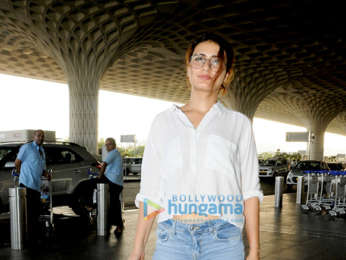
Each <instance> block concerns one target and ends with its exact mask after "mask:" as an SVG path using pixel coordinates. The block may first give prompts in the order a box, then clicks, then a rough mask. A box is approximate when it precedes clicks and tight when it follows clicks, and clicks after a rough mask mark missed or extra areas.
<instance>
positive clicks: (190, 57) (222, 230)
mask: <svg viewBox="0 0 346 260" xmlns="http://www.w3.org/2000/svg"><path fill="white" fill-rule="evenodd" d="M233 60H234V54H233V50H232V47H231V46H230V45H229V44H228V43H227V42H226V41H224V40H223V39H222V38H220V37H218V36H215V35H210V34H209V35H207V34H206V35H203V36H202V37H200V38H199V39H197V40H196V41H195V42H194V43H192V44H191V46H190V47H189V48H188V50H187V52H186V57H185V61H186V70H187V81H188V85H189V87H190V88H191V97H190V100H189V102H188V103H187V104H186V105H184V106H182V107H178V106H176V105H175V106H173V107H172V108H171V109H168V110H166V111H164V112H162V113H160V114H159V115H157V116H156V118H155V120H154V122H153V124H152V127H151V130H150V134H149V137H148V141H147V145H146V148H145V152H144V156H143V164H142V179H141V188H140V192H139V194H137V197H136V205H137V207H139V208H140V214H139V217H138V223H137V231H136V237H135V245H134V249H133V251H132V253H131V256H130V259H131V260H134V259H135V260H137V259H144V248H145V244H146V242H147V239H148V236H149V233H150V230H151V227H152V224H153V221H154V219H155V216H156V215H158V218H159V219H158V227H157V243H156V249H155V252H154V255H153V259H155V260H157V259H159V260H161V259H174V260H183V259H184V260H185V259H199V260H204V259H214V260H218V259H223V260H224V259H244V245H243V241H242V229H243V226H244V222H245V227H246V231H247V238H248V241H249V255H248V256H247V259H248V260H250V259H251V260H252V259H259V201H261V200H262V197H263V195H262V192H261V190H260V185H259V179H258V159H257V152H256V147H255V143H254V139H253V133H252V127H251V122H250V120H249V119H248V118H247V117H246V116H244V115H243V114H241V113H239V112H236V111H233V110H231V109H227V108H225V107H224V106H223V105H222V104H221V103H220V102H219V101H217V98H218V95H219V93H220V91H222V92H225V91H226V87H227V86H228V85H229V84H230V82H231V80H232V77H233ZM143 202H145V203H143ZM153 210H155V211H154V212H152V211H153Z"/></svg>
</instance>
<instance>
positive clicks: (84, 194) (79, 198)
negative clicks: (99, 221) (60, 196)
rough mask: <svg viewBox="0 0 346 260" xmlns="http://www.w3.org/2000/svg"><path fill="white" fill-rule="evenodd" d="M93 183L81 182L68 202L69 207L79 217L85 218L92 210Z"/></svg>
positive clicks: (90, 181)
mask: <svg viewBox="0 0 346 260" xmlns="http://www.w3.org/2000/svg"><path fill="white" fill-rule="evenodd" d="M94 188H95V182H94V181H93V180H89V181H85V182H82V183H80V184H79V185H78V187H77V188H76V189H75V191H74V193H73V195H72V196H71V200H70V207H71V208H72V210H73V212H74V213H76V214H77V215H79V216H81V217H82V216H87V215H88V214H89V212H90V211H91V210H92V209H93V207H94V205H93V192H94Z"/></svg>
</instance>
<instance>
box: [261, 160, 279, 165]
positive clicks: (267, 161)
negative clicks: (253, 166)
mask: <svg viewBox="0 0 346 260" xmlns="http://www.w3.org/2000/svg"><path fill="white" fill-rule="evenodd" d="M275 163H276V160H264V161H263V162H262V164H261V165H262V166H274V165H275Z"/></svg>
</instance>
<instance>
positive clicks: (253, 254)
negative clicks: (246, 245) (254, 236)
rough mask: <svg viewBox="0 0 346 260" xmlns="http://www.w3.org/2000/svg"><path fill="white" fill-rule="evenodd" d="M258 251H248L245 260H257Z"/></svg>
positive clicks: (258, 257)
mask: <svg viewBox="0 0 346 260" xmlns="http://www.w3.org/2000/svg"><path fill="white" fill-rule="evenodd" d="M259 259H260V256H259V251H258V250H250V251H249V254H248V256H247V257H246V260H259Z"/></svg>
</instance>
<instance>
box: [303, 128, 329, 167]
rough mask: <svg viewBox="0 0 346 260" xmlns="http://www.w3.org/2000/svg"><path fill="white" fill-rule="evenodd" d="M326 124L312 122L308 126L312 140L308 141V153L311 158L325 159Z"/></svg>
mask: <svg viewBox="0 0 346 260" xmlns="http://www.w3.org/2000/svg"><path fill="white" fill-rule="evenodd" d="M325 129H326V126H323V127H322V126H319V125H318V124H312V125H310V127H308V131H309V136H310V138H309V139H310V140H309V142H308V147H307V153H308V158H309V159H310V160H319V161H321V160H323V152H324V133H325Z"/></svg>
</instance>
